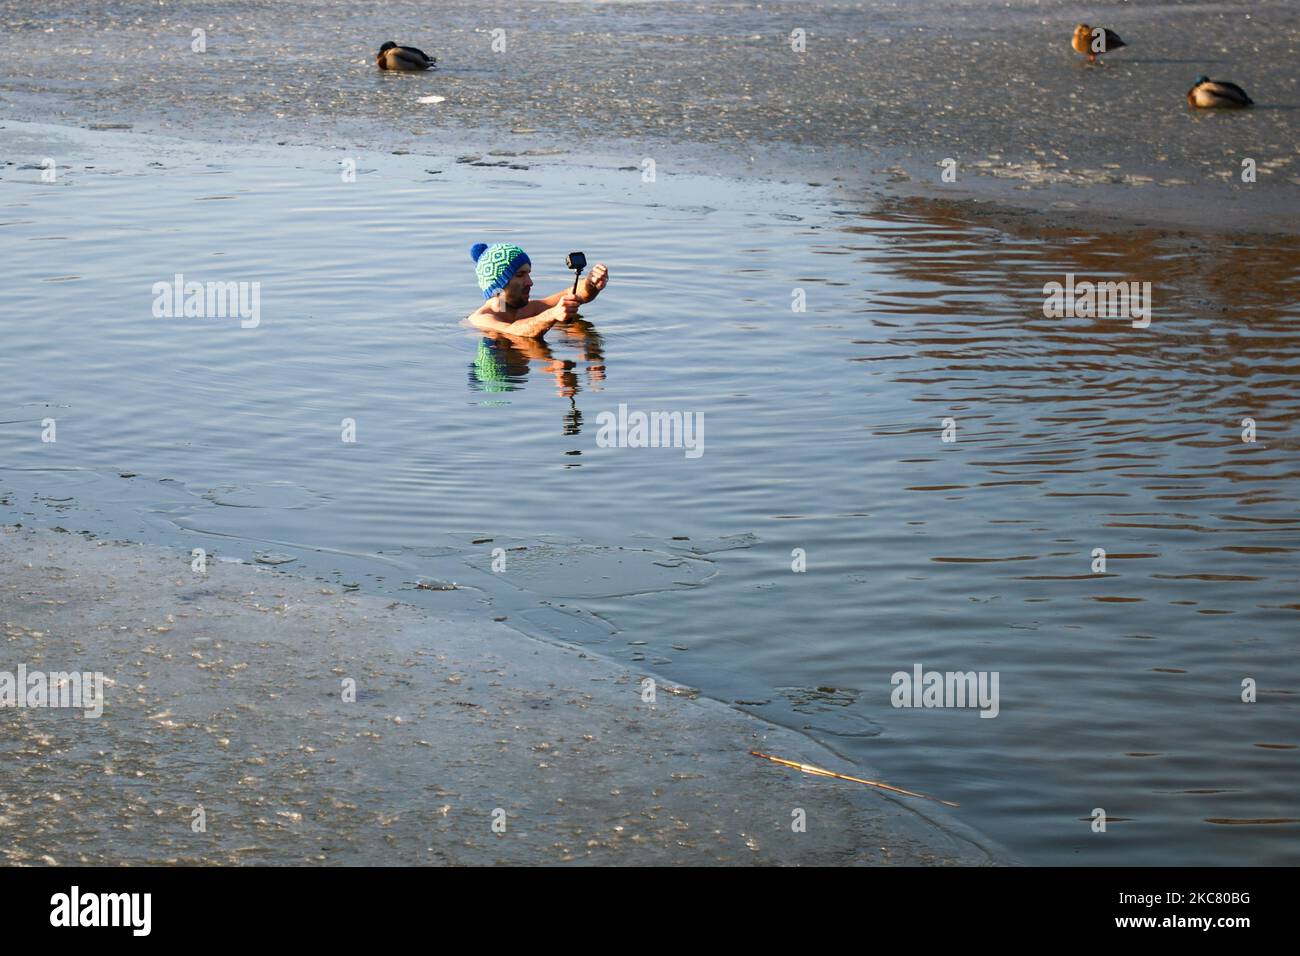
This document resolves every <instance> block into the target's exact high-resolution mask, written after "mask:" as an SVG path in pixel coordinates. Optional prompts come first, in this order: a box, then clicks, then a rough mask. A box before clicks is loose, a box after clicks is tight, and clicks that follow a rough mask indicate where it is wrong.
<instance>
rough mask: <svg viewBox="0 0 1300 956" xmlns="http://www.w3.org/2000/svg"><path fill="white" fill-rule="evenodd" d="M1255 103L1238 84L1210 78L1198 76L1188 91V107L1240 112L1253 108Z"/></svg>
mask: <svg viewBox="0 0 1300 956" xmlns="http://www.w3.org/2000/svg"><path fill="white" fill-rule="evenodd" d="M1254 103H1255V101H1254V100H1252V99H1251V98H1250V97H1249V96H1247V95H1246V91H1245V90H1243V89H1242V88H1241V87H1240V86H1238V85H1237V84H1236V83H1229V82H1228V81H1227V80H1212V79H1210V78H1209V77H1208V76H1198V77H1197V78H1196V82H1195V83H1193V84H1192V88H1191V89H1190V90H1188V91H1187V105H1188V106H1196V107H1199V108H1200V109H1229V110H1240V109H1245V108H1246V107H1247V106H1253V105H1254Z"/></svg>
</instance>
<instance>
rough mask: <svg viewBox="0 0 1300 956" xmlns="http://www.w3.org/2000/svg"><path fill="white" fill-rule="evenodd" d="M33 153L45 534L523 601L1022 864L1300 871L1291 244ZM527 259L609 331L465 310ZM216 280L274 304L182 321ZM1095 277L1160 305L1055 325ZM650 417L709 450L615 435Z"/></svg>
mask: <svg viewBox="0 0 1300 956" xmlns="http://www.w3.org/2000/svg"><path fill="white" fill-rule="evenodd" d="M0 144H2V145H3V147H4V151H3V158H5V159H9V160H13V161H14V163H15V165H13V166H7V167H4V169H5V175H4V178H3V181H2V182H0V255H2V256H3V261H4V264H5V274H6V280H7V281H6V282H5V283H4V285H3V287H0V331H2V332H3V336H4V347H3V349H0V382H3V391H0V519H2V520H4V521H5V522H22V523H24V524H26V525H40V526H45V527H56V526H57V527H62V528H66V529H67V530H69V531H73V532H79V531H91V532H94V533H95V534H97V535H101V536H110V537H120V538H129V539H132V540H144V541H151V542H158V543H163V544H167V545H170V546H173V547H176V548H178V549H180V550H181V551H182V552H189V551H190V549H193V548H203V549H205V550H206V551H207V552H209V553H211V554H213V555H216V556H218V557H226V558H239V559H242V560H248V561H252V560H255V559H256V558H257V557H258V556H259V555H260V558H261V561H262V562H263V563H266V564H268V565H271V566H279V567H282V568H283V569H284V570H289V571H293V572H296V573H301V574H313V575H319V576H321V577H323V578H325V579H327V580H329V581H335V582H341V583H344V584H348V585H352V584H355V585H358V586H360V587H361V588H362V589H364V590H367V591H375V592H379V593H387V594H392V595H393V596H394V597H398V598H400V599H402V600H407V601H412V602H416V603H419V604H422V605H426V606H430V607H434V608H446V609H458V610H465V611H472V612H474V613H478V614H481V615H483V616H484V617H488V616H492V617H502V616H504V617H506V618H507V620H508V622H509V623H510V624H511V625H512V626H515V627H517V628H518V629H520V630H522V631H524V632H526V633H528V634H532V635H534V636H539V637H543V638H550V639H555V640H561V641H566V642H571V643H576V644H580V645H584V646H587V647H589V648H590V649H591V651H592V652H593V653H597V654H600V655H606V656H609V657H611V658H614V659H616V660H620V661H624V662H628V663H630V664H632V665H634V666H635V667H637V668H639V669H641V670H643V671H644V672H645V673H646V674H654V675H662V676H663V677H666V678H669V679H671V680H674V681H678V682H682V683H686V684H690V685H692V686H694V687H698V688H700V689H701V691H702V692H703V693H704V694H705V695H707V696H710V697H714V698H717V699H719V700H723V701H726V702H729V703H732V704H734V705H735V706H738V707H741V708H743V709H744V710H747V711H750V712H752V713H754V714H756V715H759V716H761V717H764V718H767V719H770V720H772V721H775V722H778V723H781V724H785V725H788V726H791V727H794V728H796V729H800V730H805V731H806V732H807V733H809V734H810V735H812V736H814V737H816V738H817V739H818V740H821V741H823V742H825V743H827V744H828V745H829V746H830V747H831V748H832V749H834V750H835V751H837V752H838V753H840V754H842V755H844V756H845V757H847V758H849V759H851V760H853V761H854V762H856V763H858V764H859V765H860V766H862V767H864V768H870V769H871V770H872V771H873V772H874V773H878V774H880V777H881V779H885V780H887V781H888V782H890V783H892V784H895V785H897V786H901V787H906V788H908V789H912V790H919V791H923V792H926V793H930V794H934V795H936V796H938V797H940V798H943V799H945V800H950V801H956V802H959V803H960V804H961V809H960V811H957V814H958V816H959V817H960V818H961V819H962V820H963V821H964V822H965V823H968V824H969V825H970V826H971V827H972V828H974V829H975V830H977V831H980V832H982V833H984V834H987V835H988V836H989V837H990V838H991V840H992V841H993V842H994V843H996V844H1000V845H1001V846H1002V847H1004V848H1005V851H1006V857H1007V858H1008V859H1014V860H1020V861H1024V862H1032V863H1057V864H1060V863H1076V862H1077V863H1085V864H1088V863H1113V864H1154V863H1160V864H1173V865H1186V864H1207V863H1209V864H1255V863H1264V864H1295V863H1297V862H1300V839H1298V838H1297V833H1298V832H1300V826H1298V822H1297V817H1298V816H1300V814H1297V812H1296V801H1295V792H1296V787H1297V784H1298V783H1300V772H1298V769H1297V759H1298V757H1300V752H1298V751H1297V745H1300V740H1297V737H1296V727H1297V719H1296V718H1297V710H1296V707H1297V694H1300V666H1298V665H1297V654H1296V644H1297V622H1298V621H1300V588H1297V578H1298V577H1300V574H1298V572H1297V567H1298V565H1297V561H1296V554H1297V549H1300V517H1298V516H1297V500H1298V496H1297V489H1298V488H1300V485H1298V484H1297V482H1298V480H1300V430H1298V428H1297V418H1296V416H1297V411H1298V405H1300V400H1298V398H1297V394H1296V390H1295V383H1296V380H1297V378H1296V376H1297V372H1298V371H1300V332H1297V325H1296V323H1297V320H1298V319H1300V285H1298V284H1297V280H1296V275H1297V273H1296V266H1297V264H1300V243H1297V241H1296V240H1295V239H1291V238H1279V237H1276V236H1274V237H1267V238H1251V237H1238V238H1233V239H1215V238H1213V237H1210V238H1206V237H1198V236H1195V235H1192V234H1189V233H1178V232H1172V231H1143V230H1129V231H1123V232H1114V233H1107V234H1089V233H1080V232H1076V231H1069V230H1065V229H1059V230H1053V229H1038V228H1035V229H1029V228H1017V226H1016V224H1015V223H1014V222H1010V223H1008V224H1006V225H1005V226H1003V227H1001V228H995V227H993V226H992V225H988V224H986V223H981V222H979V221H976V220H973V219H971V218H969V217H968V216H966V215H964V214H963V213H962V212H960V211H958V210H957V209H955V208H953V207H947V206H944V205H939V204H916V203H906V204H904V203H899V204H891V205H885V206H875V205H873V204H871V203H868V202H865V201H861V202H859V201H853V200H851V199H849V198H844V197H839V198H836V197H833V196H831V195H830V194H828V193H825V192H822V191H820V190H817V189H814V188H812V187H809V186H805V185H790V184H780V183H773V182H740V181H737V180H731V179H725V178H721V177H707V176H695V175H675V174H673V173H671V172H670V171H661V172H660V173H659V174H658V175H657V176H656V177H655V179H654V180H653V181H645V178H644V176H643V171H642V169H641V168H639V167H633V168H632V169H625V170H621V171H617V170H608V169H596V168H590V169H587V168H582V167H579V166H570V167H568V168H557V167H541V166H535V165H533V164H532V163H531V162H530V160H529V159H528V158H527V157H525V156H486V155H485V156H481V157H479V158H477V159H475V160H473V161H472V162H471V161H466V162H457V161H456V157H455V156H454V155H453V156H448V157H445V158H437V159H430V158H428V157H420V156H415V155H389V154H386V153H366V152H361V151H357V150H351V151H349V150H324V149H320V150H313V149H307V148H295V147H286V148H276V147H274V146H255V145H249V144H240V145H231V144H224V145H220V144H202V143H194V142H182V141H179V140H169V139H163V138H151V137H145V136H141V135H137V134H132V133H120V132H97V133H89V132H85V131H74V130H68V129H61V128H54V127H42V126H29V125H23V124H7V128H5V129H0ZM44 157H57V165H56V176H55V178H54V181H53V182H44V181H42V171H43V170H42V169H41V163H42V159H43V158H44ZM462 158H464V159H467V160H468V157H462ZM473 162H477V163H480V164H482V163H491V164H495V165H473V164H472V163H473ZM349 164H351V165H349ZM20 167H22V168H20ZM352 171H355V179H354V181H347V180H348V179H349V177H348V176H347V175H345V174H347V173H350V172H352ZM496 240H510V241H515V242H518V243H519V244H520V245H522V246H523V247H524V248H525V249H526V250H527V251H528V253H529V254H530V256H531V258H532V261H533V278H534V281H535V283H536V285H535V292H536V293H538V294H542V295H545V294H549V293H551V292H554V291H559V290H561V289H564V288H567V287H568V286H569V285H570V284H571V282H572V273H569V272H567V271H566V270H565V268H564V257H565V255H566V253H568V252H571V251H573V250H575V249H582V250H584V251H585V252H586V254H587V257H588V260H589V261H590V262H591V263H593V264H594V263H596V262H603V263H606V264H607V265H608V266H609V269H610V276H611V278H610V284H609V287H608V289H607V290H606V291H605V293H604V294H603V295H602V296H601V297H600V298H599V299H598V300H597V301H596V302H595V303H592V304H591V305H590V306H587V307H584V309H583V313H584V316H585V319H586V320H587V323H589V324H586V323H584V324H580V325H578V326H577V327H575V328H573V329H567V330H566V329H560V328H557V329H555V330H553V331H552V332H551V333H550V334H549V335H548V337H547V338H546V340H545V342H544V343H535V344H523V343H516V344H513V345H511V344H508V343H505V342H502V341H495V342H494V341H491V340H489V339H486V338H485V337H484V336H483V335H481V334H479V333H476V332H475V331H474V330H472V329H471V328H469V327H468V326H466V325H465V324H464V323H463V321H462V319H463V317H464V316H465V315H466V314H467V313H468V312H470V311H471V310H472V309H473V308H475V307H476V306H477V304H478V303H479V302H481V301H482V299H481V295H480V293H479V292H478V290H477V288H476V286H475V283H474V273H473V266H472V263H471V261H470V258H469V247H470V246H471V244H473V243H475V242H478V241H487V242H491V241H496ZM178 275H179V276H183V277H184V278H183V280H182V286H181V287H182V291H184V282H199V283H212V282H221V283H226V282H229V283H248V284H249V285H247V286H245V287H244V291H245V293H246V297H245V299H244V302H245V304H246V305H249V306H250V307H251V306H252V305H253V304H254V302H255V303H256V306H257V308H256V315H255V316H254V315H253V314H252V309H251V308H250V309H249V313H248V314H247V315H246V316H245V317H244V320H243V321H241V318H240V317H239V316H232V315H226V316H204V315H190V316H186V315H185V314H184V309H183V308H179V309H175V310H170V309H167V308H164V307H162V305H163V304H165V303H163V304H160V302H159V298H160V296H162V297H163V298H164V299H165V298H166V295H165V293H164V292H160V291H158V290H156V289H155V286H156V285H159V284H161V286H160V288H162V289H164V290H165V289H166V288H167V287H169V286H171V285H172V284H173V283H174V282H175V281H176V279H175V277H176V276H178ZM1067 276H1074V277H1075V280H1078V281H1083V280H1085V279H1086V280H1091V281H1098V280H1114V281H1121V280H1122V281H1137V282H1150V283H1151V284H1152V293H1151V295H1152V299H1151V320H1150V324H1149V326H1147V327H1144V328H1142V327H1135V326H1134V324H1133V323H1132V322H1131V321H1129V319H1128V318H1126V317H1101V318H1098V317H1095V316H1093V317H1088V316H1080V315H1079V314H1078V313H1076V314H1075V316H1074V317H1062V318H1049V317H1047V316H1046V315H1045V314H1044V286H1045V285H1046V284H1047V283H1050V282H1060V283H1064V282H1066V278H1067ZM252 283H257V285H256V287H253V286H252V285H251V284H252ZM254 291H255V295H256V297H255V298H254ZM183 297H184V296H182V298H183ZM173 304H175V303H173ZM172 312H176V313H179V314H176V315H175V317H171V316H170V313H172ZM254 319H255V320H256V321H254ZM654 412H660V413H669V414H679V415H680V421H681V422H682V423H683V425H685V424H687V423H688V422H689V423H692V424H698V425H699V426H700V427H699V428H697V429H696V430H695V431H694V432H692V441H693V442H694V446H693V447H683V446H680V445H679V447H631V446H632V445H635V444H636V443H635V442H625V443H622V445H620V443H618V442H614V443H613V444H611V443H610V442H605V441H601V440H599V439H600V437H601V425H602V423H607V422H608V421H609V418H608V417H605V416H611V415H612V416H614V419H615V420H616V421H617V420H618V417H619V416H620V415H622V416H623V417H624V420H628V416H632V415H636V414H637V413H641V414H646V415H647V416H648V415H649V413H654ZM1246 419H1249V420H1250V422H1249V423H1246V422H1245V421H1244V420H1246ZM608 434H609V432H606V435H608ZM615 434H617V432H615ZM43 438H45V439H49V438H53V439H54V440H53V441H51V440H43ZM1097 549H1102V550H1103V551H1104V555H1099V553H1098V552H1097ZM182 558H183V555H182ZM290 559H292V560H290ZM178 560H180V559H178ZM1099 561H1101V562H1103V563H1099ZM178 567H179V568H180V569H181V570H184V568H185V564H184V563H183V562H182V563H180V564H178ZM453 583H454V584H455V589H450V588H451V585H452V584H453ZM434 639H436V635H431V640H434ZM918 669H919V672H920V673H921V674H924V673H925V672H928V671H938V672H949V671H960V672H970V671H975V672H981V673H983V674H985V675H992V674H996V675H997V678H998V680H997V684H996V686H997V689H998V700H997V713H996V717H995V718H993V719H984V718H983V717H981V714H980V709H979V708H975V707H960V708H959V707H943V708H939V707H924V706H923V707H895V706H893V705H892V704H891V695H892V694H893V691H894V690H895V683H894V682H893V681H892V680H891V678H892V676H893V675H894V674H895V673H896V672H904V673H906V674H908V675H911V674H913V673H914V672H917V671H918ZM1244 681H1247V682H1248V683H1252V684H1253V687H1254V701H1253V702H1246V701H1243V694H1244V693H1245V692H1244V691H1243V682H1244ZM1247 696H1249V695H1247ZM918 700H919V698H918ZM1096 808H1102V809H1104V811H1105V814H1106V816H1107V818H1108V820H1109V825H1108V827H1107V830H1106V832H1105V833H1099V832H1094V831H1093V828H1092V825H1091V824H1092V820H1093V818H1094V811H1095V809H1096ZM921 809H923V808H921Z"/></svg>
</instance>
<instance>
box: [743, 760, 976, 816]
mask: <svg viewBox="0 0 1300 956" xmlns="http://www.w3.org/2000/svg"><path fill="white" fill-rule="evenodd" d="M750 753H751V754H753V755H754V756H755V757H762V758H763V759H764V760H770V761H772V763H779V764H780V765H781V766H783V767H790V768H791V769H793V770H802V771H803V772H804V773H810V774H812V775H813V776H816V777H834V778H835V779H836V780H852V781H853V782H854V783H861V784H865V785H866V786H868V787H879V788H880V789H881V790H888V791H890V792H891V793H901V794H903V795H904V796H907V797H921V798H922V799H925V800H933V801H934V802H935V803H942V804H943V805H944V806H945V807H960V806H961V804H960V803H952V802H951V801H948V800H940V799H939V798H938V797H932V796H930V795H929V794H925V793H913V792H912V791H911V790H904V789H903V788H902V787H891V786H890V785H889V784H887V783H880V782H878V781H876V780H863V779H862V778H861V777H850V776H849V775H848V774H843V773H836V772H835V771H833V770H823V769H822V768H821V767H814V766H813V765H812V764H807V763H795V762H794V761H793V760H782V759H781V758H780V757H773V756H772V755H771V754H764V753H759V752H758V751H757V750H751V751H750Z"/></svg>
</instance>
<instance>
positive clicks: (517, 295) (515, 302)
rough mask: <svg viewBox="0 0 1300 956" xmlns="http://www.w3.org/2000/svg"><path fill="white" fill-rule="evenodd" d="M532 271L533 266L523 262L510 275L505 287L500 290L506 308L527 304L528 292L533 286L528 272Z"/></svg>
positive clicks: (515, 307) (516, 307)
mask: <svg viewBox="0 0 1300 956" xmlns="http://www.w3.org/2000/svg"><path fill="white" fill-rule="evenodd" d="M532 271H533V267H532V266H530V265H528V264H527V263H524V264H523V265H522V266H520V267H519V271H518V272H516V273H515V274H514V275H513V276H511V277H510V281H509V282H507V283H506V287H505V288H504V289H502V290H501V295H502V296H504V297H505V300H506V307H507V308H510V309H518V308H521V307H523V306H525V305H527V304H528V293H529V290H531V289H532V287H533V279H532V276H531V275H530V274H529V273H531V272H532Z"/></svg>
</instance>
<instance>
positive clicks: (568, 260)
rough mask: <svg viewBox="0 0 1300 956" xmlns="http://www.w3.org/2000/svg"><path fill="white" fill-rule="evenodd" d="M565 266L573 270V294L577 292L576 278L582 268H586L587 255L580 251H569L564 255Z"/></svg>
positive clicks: (580, 273)
mask: <svg viewBox="0 0 1300 956" xmlns="http://www.w3.org/2000/svg"><path fill="white" fill-rule="evenodd" d="M564 264H565V266H566V267H568V268H570V269H572V270H573V294H574V295H577V294H578V278H579V276H581V275H582V270H583V269H585V268H587V257H586V256H585V255H584V254H583V253H581V252H570V253H569V254H568V255H567V256H565V257H564Z"/></svg>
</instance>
